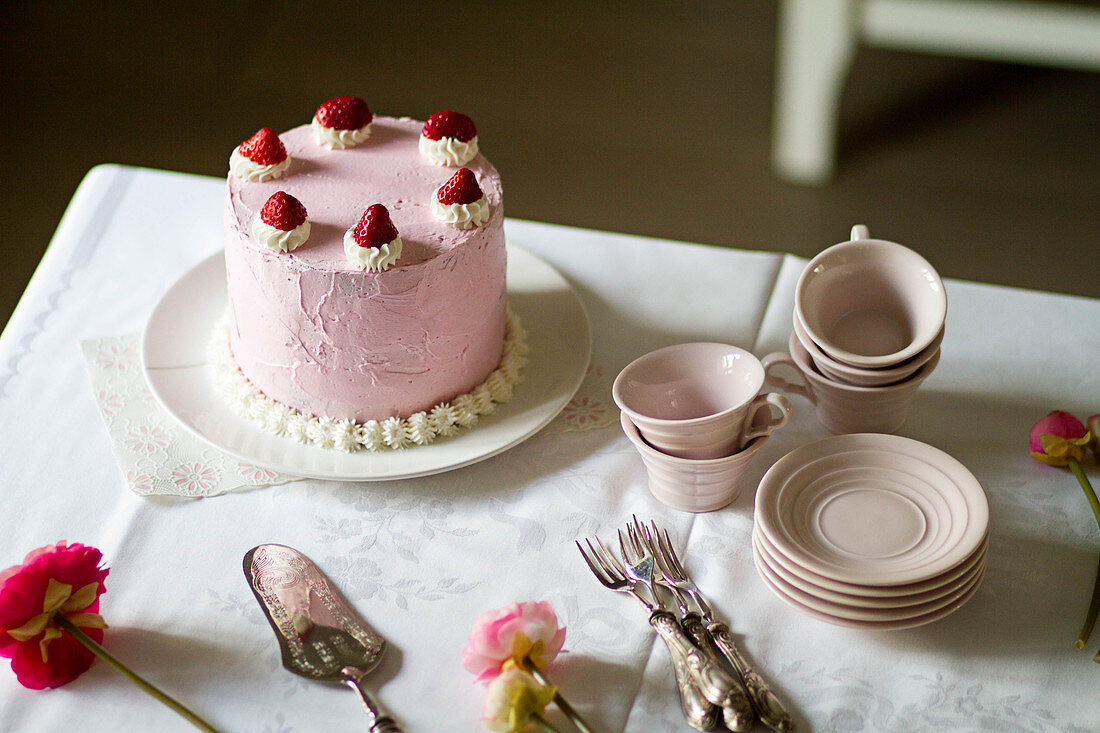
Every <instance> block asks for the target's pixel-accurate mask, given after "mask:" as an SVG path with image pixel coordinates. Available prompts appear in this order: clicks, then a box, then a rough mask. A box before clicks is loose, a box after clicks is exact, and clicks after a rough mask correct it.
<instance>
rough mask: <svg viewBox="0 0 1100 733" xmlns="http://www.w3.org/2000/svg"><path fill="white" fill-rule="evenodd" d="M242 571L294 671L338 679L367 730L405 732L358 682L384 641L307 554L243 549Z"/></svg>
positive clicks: (373, 732)
mask: <svg viewBox="0 0 1100 733" xmlns="http://www.w3.org/2000/svg"><path fill="white" fill-rule="evenodd" d="M244 575H245V577H246V578H247V579H248V584H249V586H250V587H251V588H252V592H253V593H254V594H255V596H256V600H258V601H259V602H260V607H261V608H262V609H263V611H264V615H265V616H266V617H267V620H268V622H269V623H270V624H271V628H272V629H274V630H275V636H276V637H277V638H278V640H279V649H280V650H281V651H282V655H283V666H284V667H286V668H287V669H288V670H290V671H291V672H293V673H294V674H297V675H300V676H302V677H305V678H307V679H311V680H318V681H321V682H342V683H344V684H346V685H347V686H348V687H350V688H351V689H353V690H355V692H356V693H358V695H359V699H360V700H361V701H362V703H363V707H364V708H365V709H366V711H367V714H368V715H370V718H371V727H370V733H403V730H402V728H401V726H399V725H398V724H397V723H396V722H395V721H394V720H393V718H391V717H389V716H388V715H384V714H383V713H382V710H381V708H380V707H379V705H378V703H376V702H375V701H374V699H373V698H372V697H371V696H370V694H368V693H367V691H366V690H365V689H364V688H363V686H362V680H363V678H364V677H366V675H367V674H368V673H369V672H370V671H371V670H372V669H374V668H375V667H376V666H378V663H379V662H380V661H381V660H382V652H383V651H384V649H385V645H386V641H385V639H383V638H382V637H381V636H380V635H379V634H378V633H377V632H376V631H374V630H373V629H371V628H370V627H369V626H367V624H366V622H365V621H363V619H362V617H361V616H359V614H358V613H357V612H356V611H355V609H354V608H352V607H351V605H350V604H348V602H347V601H346V600H345V599H344V597H343V596H342V595H340V593H339V592H338V591H337V590H336V589H335V588H334V587H333V586H332V584H331V583H330V582H329V580H328V578H326V577H325V574H324V573H322V572H321V570H320V569H319V568H318V567H317V566H316V565H314V564H313V561H312V560H310V559H309V558H308V557H306V556H305V555H303V554H302V553H300V552H298V551H297V550H295V549H293V548H291V547H287V546H285V545H260V546H258V547H254V548H252V549H251V550H249V551H248V552H247V553H245V556H244Z"/></svg>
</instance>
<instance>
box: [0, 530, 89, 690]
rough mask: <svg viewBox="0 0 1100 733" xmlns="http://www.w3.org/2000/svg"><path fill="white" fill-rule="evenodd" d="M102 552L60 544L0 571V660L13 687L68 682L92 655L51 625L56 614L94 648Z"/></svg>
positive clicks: (86, 665) (37, 687) (42, 687)
mask: <svg viewBox="0 0 1100 733" xmlns="http://www.w3.org/2000/svg"><path fill="white" fill-rule="evenodd" d="M102 559H103V553H101V552H100V551H99V550H97V549H95V548H94V547H87V546H86V545H81V544H73V545H68V544H66V543H65V542H64V541H62V542H58V543H57V544H56V545H49V546H46V547H41V548H39V549H37V550H34V551H33V552H31V553H30V554H29V555H27V557H26V559H24V560H23V564H22V565H16V566H14V567H10V568H8V569H7V570H4V571H3V572H0V657H6V658H8V659H11V668H12V671H13V672H15V676H16V678H17V679H18V680H19V684H21V685H23V686H24V687H28V688H30V689H32V690H45V689H51V688H54V687H60V686H61V685H64V684H67V683H69V682H72V681H73V680H75V679H76V678H77V677H79V676H80V675H81V674H83V673H84V672H86V671H87V670H88V668H89V667H91V666H92V662H93V661H94V660H95V655H94V654H93V653H92V652H91V651H89V650H88V649H87V648H86V647H85V646H84V645H83V644H81V643H80V642H79V641H77V640H76V639H75V638H73V637H72V636H71V635H70V634H68V633H63V632H62V629H61V627H60V626H58V624H57V622H56V621H55V615H56V614H59V613H60V614H62V615H63V616H64V617H65V618H66V619H68V620H69V622H71V623H72V624H73V625H74V626H76V627H78V628H80V629H81V630H82V631H83V632H84V633H85V634H87V635H88V636H90V637H91V638H92V639H94V640H95V641H96V642H97V643H99V642H102V641H103V629H105V628H106V627H107V624H106V623H104V621H103V618H102V617H101V616H100V615H99V596H100V595H101V594H102V593H103V592H104V591H105V590H106V587H105V586H104V585H103V581H104V579H105V578H106V577H107V573H108V572H109V571H108V569H107V568H103V567H100V565H99V563H100V561H101V560H102Z"/></svg>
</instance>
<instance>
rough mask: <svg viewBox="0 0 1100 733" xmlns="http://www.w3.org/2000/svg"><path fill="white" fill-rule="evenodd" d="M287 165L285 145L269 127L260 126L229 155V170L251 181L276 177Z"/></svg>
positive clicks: (287, 156) (284, 170)
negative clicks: (257, 130)
mask: <svg viewBox="0 0 1100 733" xmlns="http://www.w3.org/2000/svg"><path fill="white" fill-rule="evenodd" d="M289 166H290V156H289V155H287V152H286V146H285V145H283V141H282V140H280V139H279V135H278V134H276V132H275V131H274V130H272V129H271V128H270V127H262V128H260V130H259V132H257V133H256V134H255V135H253V136H252V137H250V138H248V139H247V140H245V141H244V142H243V143H241V144H240V145H238V146H237V147H236V149H234V151H233V153H232V154H231V155H230V156H229V172H230V173H231V174H233V175H234V176H236V177H237V178H241V179H243V180H246V181H252V182H253V183H257V182H262V181H270V180H271V179H273V178H278V177H279V176H281V175H283V173H285V172H286V169H287V168H288V167H289Z"/></svg>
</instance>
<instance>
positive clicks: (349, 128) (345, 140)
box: [311, 95, 374, 150]
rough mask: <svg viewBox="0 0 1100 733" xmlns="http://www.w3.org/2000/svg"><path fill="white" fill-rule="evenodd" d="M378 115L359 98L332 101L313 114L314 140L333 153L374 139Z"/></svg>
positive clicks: (341, 98) (350, 97) (336, 98)
mask: <svg viewBox="0 0 1100 733" xmlns="http://www.w3.org/2000/svg"><path fill="white" fill-rule="evenodd" d="M372 120H374V114H373V113H371V111H370V107H368V106H367V103H366V102H364V101H363V100H362V99H360V98H359V97H353V96H350V95H349V96H344V97H335V98H333V99H330V100H328V101H327V102H325V103H324V104H322V105H321V106H320V107H318V108H317V112H316V113H315V114H314V115H313V122H312V123H311V127H312V128H313V135H314V138H315V139H316V140H317V144H318V145H323V146H324V147H326V148H328V149H330V150H344V149H345V148H353V147H355V146H356V145H358V144H359V143H361V142H363V141H364V140H366V139H367V138H368V137H370V124H371V121H372Z"/></svg>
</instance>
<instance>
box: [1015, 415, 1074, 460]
mask: <svg viewBox="0 0 1100 733" xmlns="http://www.w3.org/2000/svg"><path fill="white" fill-rule="evenodd" d="M1088 443H1089V430H1088V428H1086V427H1085V425H1084V424H1083V423H1082V422H1081V421H1080V420H1078V419H1077V418H1075V417H1074V416H1073V415H1071V414H1069V413H1068V412H1065V411H1064V410H1055V411H1054V412H1052V413H1050V414H1049V415H1047V416H1046V417H1044V418H1043V419H1042V420H1040V421H1039V422H1037V423H1035V425H1034V426H1033V427H1032V428H1031V434H1030V436H1029V437H1028V446H1027V449H1028V452H1029V453H1031V457H1032V458H1034V459H1035V460H1037V461H1042V462H1043V463H1046V464H1049V465H1051V466H1065V465H1068V464H1069V462H1070V459H1074V460H1077V461H1080V460H1081V459H1082V458H1083V457H1084V455H1085V446H1086V445H1088Z"/></svg>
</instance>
